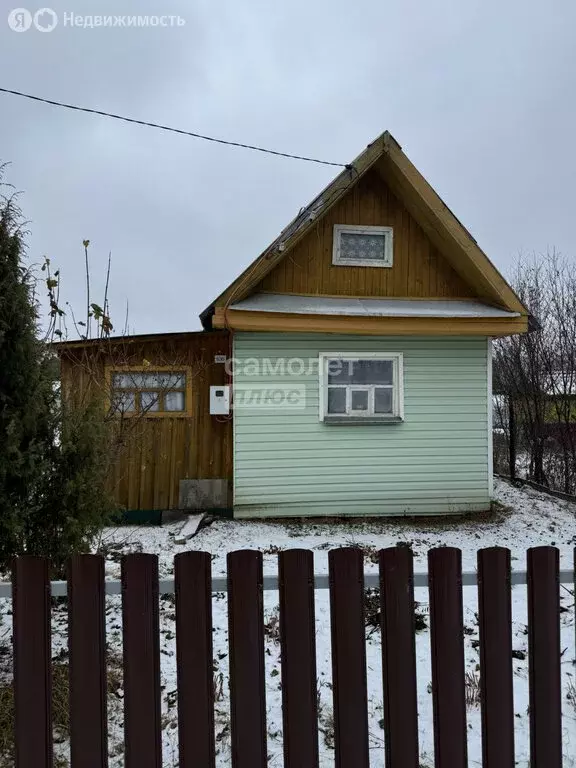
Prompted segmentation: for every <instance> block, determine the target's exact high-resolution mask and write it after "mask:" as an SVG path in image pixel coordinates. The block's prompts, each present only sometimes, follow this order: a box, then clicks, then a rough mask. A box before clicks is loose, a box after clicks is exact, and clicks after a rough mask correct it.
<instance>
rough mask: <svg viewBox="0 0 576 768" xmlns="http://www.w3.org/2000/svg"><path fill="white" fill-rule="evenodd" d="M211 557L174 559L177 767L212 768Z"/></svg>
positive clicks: (195, 554)
mask: <svg viewBox="0 0 576 768" xmlns="http://www.w3.org/2000/svg"><path fill="white" fill-rule="evenodd" d="M211 582H212V578H211V556H210V554H209V553H208V552H182V553H180V554H178V555H176V557H175V558H174V583H175V590H176V658H177V675H178V741H179V753H180V768H197V766H205V768H214V764H215V760H216V755H215V751H214V676H213V663H214V659H213V656H212V594H211Z"/></svg>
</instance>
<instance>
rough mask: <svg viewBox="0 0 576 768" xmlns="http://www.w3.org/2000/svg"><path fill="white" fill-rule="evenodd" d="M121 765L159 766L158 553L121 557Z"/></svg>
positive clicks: (134, 767) (160, 754) (129, 767)
mask: <svg viewBox="0 0 576 768" xmlns="http://www.w3.org/2000/svg"><path fill="white" fill-rule="evenodd" d="M122 628H123V637H124V643H123V645H124V739H125V744H124V749H125V766H126V768H161V766H162V731H161V722H160V716H161V709H160V620H159V604H158V557H157V556H156V555H144V554H134V555H124V557H123V558H122Z"/></svg>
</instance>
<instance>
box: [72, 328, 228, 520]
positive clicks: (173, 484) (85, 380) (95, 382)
mask: <svg viewBox="0 0 576 768" xmlns="http://www.w3.org/2000/svg"><path fill="white" fill-rule="evenodd" d="M217 354H223V355H226V356H228V355H229V335H228V333H226V332H213V333H206V332H204V333H184V334H173V335H167V334H166V335H164V334H162V335H160V336H156V337H132V339H126V340H122V341H121V342H113V341H103V342H100V343H96V344H95V343H91V344H90V345H88V346H79V345H78V346H75V345H74V344H71V345H69V346H68V347H63V348H62V351H61V364H62V365H61V371H62V373H61V376H62V385H63V391H64V393H65V394H68V396H70V397H72V398H75V399H78V398H80V397H84V396H86V395H87V393H88V394H92V393H94V394H98V393H100V394H104V392H103V390H104V369H105V366H106V365H112V366H117V365H118V364H119V363H124V364H126V365H139V364H141V363H142V361H143V360H146V361H147V362H149V363H150V364H151V367H152V368H153V367H154V365H175V366H178V365H187V366H191V368H192V416H191V417H181V416H180V417H164V416H163V417H153V418H146V417H136V418H130V417H128V418H123V419H119V418H115V420H114V427H115V429H114V432H115V438H120V440H119V441H117V440H116V439H115V440H114V441H113V442H114V445H115V446H117V445H118V443H119V447H117V449H115V450H116V451H117V452H116V455H115V458H114V462H113V470H112V473H111V474H112V476H111V478H110V483H111V487H112V488H113V491H114V495H115V498H116V500H117V502H118V503H119V504H120V505H121V507H123V508H125V509H129V510H137V509H138V510H151V509H161V510H164V509H173V508H177V507H178V494H179V483H180V480H182V479H188V478H193V479H195V478H206V479H215V478H226V479H228V480H229V481H230V483H231V479H232V421H231V417H230V419H226V418H224V417H215V416H210V413H209V395H210V386H211V385H219V384H226V383H227V381H226V373H225V367H224V365H223V364H222V363H214V356H215V355H217Z"/></svg>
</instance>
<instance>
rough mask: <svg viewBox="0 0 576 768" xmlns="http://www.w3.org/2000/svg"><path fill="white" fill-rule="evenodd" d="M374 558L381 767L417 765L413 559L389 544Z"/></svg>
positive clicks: (404, 767) (400, 767)
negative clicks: (379, 636)
mask: <svg viewBox="0 0 576 768" xmlns="http://www.w3.org/2000/svg"><path fill="white" fill-rule="evenodd" d="M379 560H380V607H381V613H380V621H381V630H382V674H383V686H384V748H385V754H386V768H418V766H419V765H420V761H419V753H418V698H417V692H416V639H415V626H414V566H413V561H414V557H413V555H412V551H411V550H410V549H408V547H391V548H389V549H382V550H380V553H379Z"/></svg>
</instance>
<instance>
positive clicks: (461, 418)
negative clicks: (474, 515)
mask: <svg viewBox="0 0 576 768" xmlns="http://www.w3.org/2000/svg"><path fill="white" fill-rule="evenodd" d="M201 321H202V325H203V328H204V331H203V332H199V333H195V334H176V335H172V336H171V335H161V336H157V337H150V336H147V337H133V338H129V339H118V340H106V341H105V344H104V348H103V345H102V343H97V344H94V343H93V342H82V341H80V342H68V343H64V344H62V345H61V347H62V350H61V355H62V360H63V369H62V370H63V381H64V383H65V384H66V382H68V386H69V387H70V382H71V381H72V380H73V377H74V376H75V375H77V374H78V372H79V371H80V370H81V369H82V368H83V369H84V370H86V369H87V367H88V368H91V369H92V370H93V371H94V372H93V373H91V374H90V376H89V377H88V378H91V379H94V377H96V378H98V380H99V381H100V382H104V387H105V389H106V391H107V392H108V394H109V396H110V397H111V401H110V402H111V403H112V405H113V406H114V407H115V408H117V409H118V410H119V412H120V413H121V415H122V416H130V415H131V414H132V415H135V414H140V415H141V416H142V418H141V419H139V426H138V429H136V430H135V432H136V433H137V435H136V437H135V439H133V440H131V441H128V442H129V443H130V445H127V446H126V449H125V450H124V452H123V454H122V455H121V456H119V458H118V462H117V468H116V476H115V478H114V484H115V485H114V487H115V488H116V494H117V498H118V500H119V501H120V502H121V503H122V504H123V505H124V506H126V507H128V508H130V509H164V508H170V507H177V506H203V507H218V506H228V507H233V511H234V515H235V516H236V517H256V518H257V517H286V516H296V517H300V516H308V515H322V516H325V515H419V514H422V515H430V514H444V513H456V512H458V513H461V512H467V511H476V510H484V509H487V508H488V507H489V504H490V499H491V494H492V445H491V440H492V429H491V419H492V415H491V413H492V408H491V402H492V392H491V343H492V339H493V338H495V337H499V336H506V335H510V334H516V333H525V332H527V331H528V326H529V317H528V312H527V310H526V308H525V307H524V306H523V305H522V303H521V302H520V300H519V299H518V297H517V296H516V295H515V293H514V292H513V290H512V289H511V288H510V286H509V285H508V284H507V282H506V281H505V280H504V278H503V277H502V276H501V275H500V274H499V272H498V271H497V269H496V268H495V267H494V266H493V264H492V263H491V262H490V260H489V259H488V257H487V256H486V255H485V254H484V253H483V251H482V250H481V249H480V247H479V246H478V244H477V243H476V241H475V240H474V238H473V237H472V236H471V235H470V233H469V232H468V231H467V230H466V229H465V228H464V226H463V225H462V224H461V223H460V222H459V221H458V219H457V218H456V217H455V216H454V214H453V213H452V212H451V211H450V209H449V208H448V207H447V206H446V205H445V204H444V203H443V202H442V200H441V199H440V198H439V196H438V195H437V194H436V193H435V192H434V190H433V189H432V187H431V186H430V185H429V184H428V183H427V181H426V180H425V179H424V178H423V177H422V175H421V174H420V173H419V172H418V171H417V169H416V168H415V167H414V166H413V165H412V163H411V162H410V161H409V160H408V158H407V157H406V155H405V154H404V153H403V151H402V149H401V147H400V146H399V144H398V143H397V142H396V141H395V139H394V138H393V137H392V136H391V135H390V134H389V133H387V132H386V133H384V134H383V135H382V136H380V137H379V138H378V139H377V140H376V141H374V142H373V143H371V144H370V145H369V146H368V147H367V149H366V150H365V151H364V152H362V153H361V154H360V155H359V156H358V157H357V158H356V160H354V161H353V162H352V163H351V164H350V165H348V166H346V168H345V169H344V170H343V171H342V172H341V173H340V174H339V175H338V176H337V177H336V178H335V179H334V181H333V182H332V183H331V184H329V185H328V187H326V189H325V190H324V191H323V192H321V193H320V195H318V197H316V198H315V199H314V200H313V201H312V203H310V205H308V206H307V207H306V208H305V209H304V210H302V211H301V213H299V215H298V216H297V217H296V218H295V219H294V221H292V222H291V223H290V224H289V225H288V226H287V227H286V229H285V230H284V231H283V232H282V233H281V234H280V235H279V236H278V238H277V239H276V240H275V241H274V242H273V243H272V244H271V245H270V246H269V247H268V248H267V249H266V250H265V251H264V252H263V253H262V254H261V255H260V256H259V257H258V258H257V259H256V260H255V261H254V262H253V263H252V264H251V265H250V266H249V267H248V268H247V269H246V270H245V271H244V272H243V273H242V274H241V275H240V277H238V278H237V279H236V280H234V282H232V283H231V284H230V285H228V286H227V287H226V288H225V290H224V291H223V292H222V293H221V294H220V296H218V297H217V298H216V299H215V300H214V301H212V302H211V303H210V304H209V306H208V307H207V308H206V309H205V310H204V312H202V314H201ZM115 345H116V347H121V348H122V354H121V355H117V354H116V355H115V354H114V349H115ZM82 359H83V360H84V361H86V360H87V359H90V360H92V361H94V360H97V365H96V366H94V364H93V363H91V365H89V366H86V363H84V364H83V365H82V364H81V362H80V361H81V360H82ZM211 386H212V389H210V387H211ZM162 387H167V388H168V389H169V390H170V392H169V393H168V394H169V397H168V396H165V395H164V394H160V391H161V389H162ZM228 387H230V388H231V399H232V402H233V407H232V408H231V409H229V408H228V394H229V390H228ZM73 389H74V390H75V391H80V390H81V389H82V386H78V387H77V386H76V385H74V387H73ZM150 405H152V408H151V409H150V410H148V409H149V407H150ZM210 411H212V415H210ZM218 414H219V415H218ZM121 421H126V422H127V421H129V420H128V419H121Z"/></svg>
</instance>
